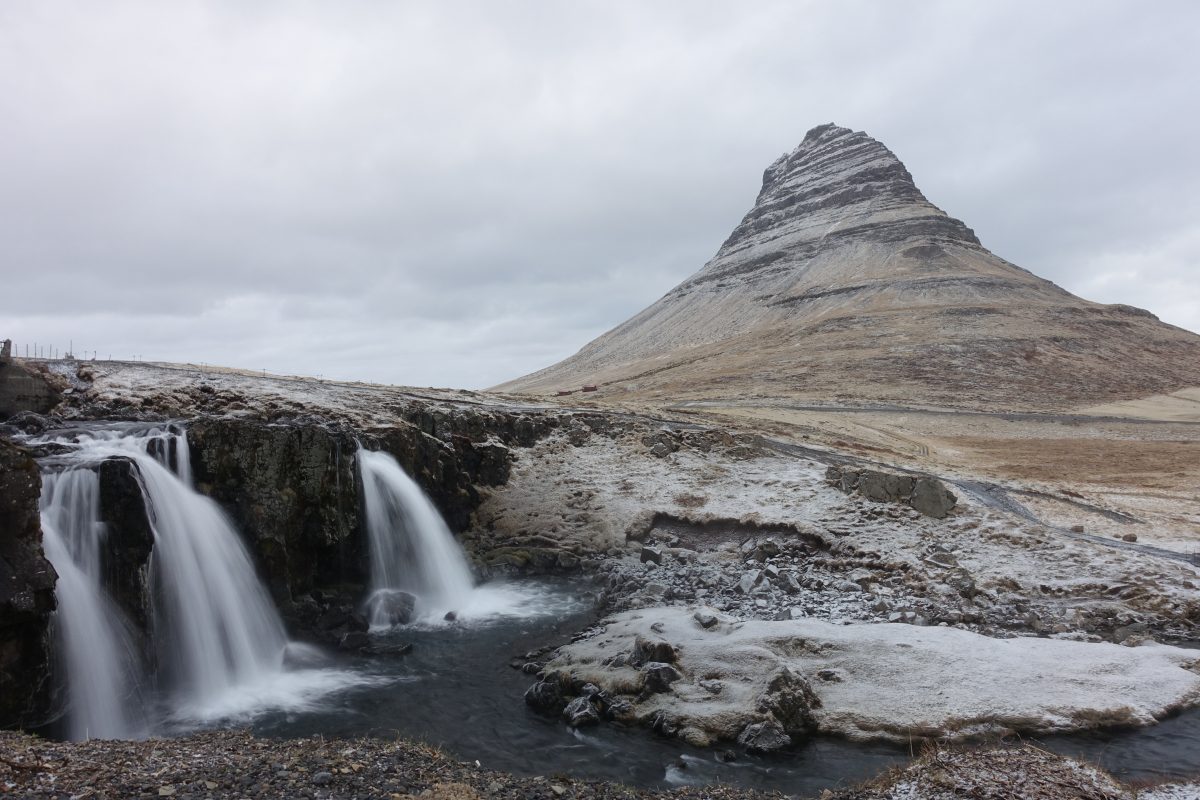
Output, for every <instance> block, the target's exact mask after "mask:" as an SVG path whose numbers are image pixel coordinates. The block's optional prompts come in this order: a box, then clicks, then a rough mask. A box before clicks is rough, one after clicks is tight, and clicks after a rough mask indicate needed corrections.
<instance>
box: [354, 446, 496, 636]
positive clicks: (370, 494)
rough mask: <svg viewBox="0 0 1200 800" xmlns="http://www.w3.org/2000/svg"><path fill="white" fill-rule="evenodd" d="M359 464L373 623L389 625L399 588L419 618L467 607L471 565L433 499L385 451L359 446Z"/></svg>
mask: <svg viewBox="0 0 1200 800" xmlns="http://www.w3.org/2000/svg"><path fill="white" fill-rule="evenodd" d="M358 467H359V474H360V475H361V477H362V485H363V506H364V511H365V516H366V525H367V536H368V540H369V543H370V549H371V596H370V598H369V600H368V603H367V607H368V612H369V613H370V616H371V624H372V626H384V625H387V624H389V622H390V621H391V620H390V618H389V614H388V612H387V599H388V596H389V595H391V594H392V593H395V592H408V593H411V594H412V595H414V596H415V597H416V598H417V608H416V613H417V615H418V616H421V617H426V618H433V619H436V618H439V617H440V616H442V615H443V614H445V613H446V612H449V611H454V612H461V611H463V610H464V609H465V608H466V607H467V606H468V605H469V604H470V602H471V600H472V589H473V585H474V581H473V579H472V577H471V569H470V567H469V566H468V565H467V560H466V557H465V556H464V555H463V551H462V548H461V547H459V546H458V543H457V542H456V541H455V540H454V536H453V535H452V534H451V533H450V531H449V529H448V528H447V527H446V523H445V522H444V521H443V520H442V517H441V515H440V514H439V513H438V511H437V509H436V508H435V507H434V505H433V503H431V502H430V501H429V498H428V497H426V496H425V493H424V492H423V491H421V487H420V486H418V485H417V484H416V482H415V481H413V479H412V478H410V477H409V476H408V474H407V473H405V471H404V469H403V468H402V467H401V466H400V465H399V464H398V463H397V462H396V459H394V458H392V457H391V456H390V455H388V454H387V453H379V452H372V451H370V450H364V449H361V448H360V449H359V451H358Z"/></svg>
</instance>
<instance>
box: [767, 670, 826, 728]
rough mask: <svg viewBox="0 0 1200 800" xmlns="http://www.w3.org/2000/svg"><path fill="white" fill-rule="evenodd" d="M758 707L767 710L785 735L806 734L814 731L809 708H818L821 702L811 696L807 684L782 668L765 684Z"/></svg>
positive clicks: (814, 695) (815, 724)
mask: <svg viewBox="0 0 1200 800" xmlns="http://www.w3.org/2000/svg"><path fill="white" fill-rule="evenodd" d="M760 706H761V708H762V710H765V711H769V712H770V713H771V714H772V715H773V716H774V718H775V719H776V720H778V721H779V723H780V725H782V726H783V729H784V730H785V731H787V732H788V733H789V734H792V735H797V734H806V733H811V732H812V731H814V730H816V728H817V721H816V718H815V717H814V716H813V709H817V708H820V707H821V699H820V698H819V697H817V695H816V694H815V693H813V690H812V686H810V685H809V683H808V681H806V680H805V679H804V678H802V677H800V676H799V675H797V674H796V673H795V672H793V671H792V670H790V669H788V668H787V667H783V668H781V669H780V670H779V673H778V674H777V675H776V676H775V677H773V678H772V679H771V682H770V683H768V684H767V692H766V694H765V695H764V696H763V699H762V700H761V702H760Z"/></svg>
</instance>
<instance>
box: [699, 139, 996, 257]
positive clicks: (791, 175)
mask: <svg viewBox="0 0 1200 800" xmlns="http://www.w3.org/2000/svg"><path fill="white" fill-rule="evenodd" d="M899 219H904V220H910V221H911V220H916V219H921V220H924V221H925V222H924V224H923V225H921V226H918V227H920V228H922V229H923V230H924V231H925V232H927V233H929V234H930V235H933V236H935V237H936V238H939V239H947V240H953V241H956V242H958V243H960V244H966V245H970V246H974V247H978V246H979V240H978V239H976V238H975V234H974V233H973V232H972V231H971V230H970V229H969V228H968V227H967V226H965V225H963V224H962V223H961V222H959V221H958V220H956V219H953V218H951V217H949V216H947V215H946V214H945V213H944V212H942V211H941V210H940V209H939V208H937V207H936V206H934V205H933V204H932V203H930V202H929V201H928V200H926V199H925V196H924V195H923V194H922V193H921V190H920V189H918V188H917V186H916V184H915V183H914V182H913V178H912V175H911V174H910V173H909V171H908V170H907V169H906V168H905V166H904V164H903V163H901V161H900V159H899V158H897V157H896V155H895V153H893V152H892V151H891V150H889V149H888V148H887V147H885V146H884V145H883V144H882V143H881V142H878V141H876V140H875V139H872V138H871V137H870V136H868V135H867V134H865V133H863V132H862V131H853V130H851V129H849V128H843V127H841V126H839V125H834V124H832V123H827V124H825V125H818V126H817V127H815V128H813V129H812V130H810V131H809V132H808V133H807V134H805V136H804V139H803V140H802V141H801V142H800V144H799V145H797V146H796V148H795V149H794V150H792V151H791V152H790V153H785V154H784V155H782V156H780V157H779V158H778V159H776V160H775V161H774V162H773V163H772V164H771V165H770V166H769V167H767V170H766V172H764V173H763V185H762V189H761V190H760V191H759V193H758V197H757V199H756V200H755V203H754V208H752V209H751V210H750V212H749V213H748V214H747V215H746V217H745V218H744V219H743V220H742V222H741V224H739V225H738V226H737V228H736V229H734V231H733V233H732V235H731V236H730V237H729V239H728V240H726V242H725V244H724V246H723V247H722V249H721V253H718V259H719V258H720V257H721V256H722V255H723V254H727V253H728V252H729V251H730V250H731V249H732V250H735V251H736V250H739V249H741V248H742V247H743V246H744V245H746V244H747V243H749V242H750V241H751V240H754V241H756V242H758V243H760V244H761V243H764V240H769V239H771V238H774V237H772V236H771V235H770V234H769V232H770V231H774V232H776V233H777V234H784V233H785V232H788V231H792V230H794V229H795V228H796V227H797V226H799V227H800V228H808V229H809V230H810V231H811V232H812V233H813V234H815V235H817V236H823V235H824V234H823V233H822V231H826V230H830V229H838V230H843V231H849V230H857V231H862V232H863V233H864V234H865V233H867V231H865V230H864V228H865V227H870V226H874V225H879V224H886V225H888V226H889V227H894V225H893V224H892V223H894V222H895V221H896V220H899ZM831 226H832V228H831ZM908 227H909V228H910V232H913V231H914V230H915V229H914V228H913V226H912V225H909V226H908ZM764 234H766V235H764Z"/></svg>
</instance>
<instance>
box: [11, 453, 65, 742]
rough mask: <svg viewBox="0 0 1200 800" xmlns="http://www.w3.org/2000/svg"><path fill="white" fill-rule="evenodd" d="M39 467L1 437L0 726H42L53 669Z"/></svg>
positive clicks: (50, 580)
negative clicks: (40, 715) (37, 724)
mask: <svg viewBox="0 0 1200 800" xmlns="http://www.w3.org/2000/svg"><path fill="white" fill-rule="evenodd" d="M41 485H42V482H41V478H40V476H39V474H38V468H37V464H36V463H35V462H34V460H33V458H32V457H31V456H30V454H29V453H28V452H27V451H26V450H25V449H23V448H21V447H18V446H17V445H15V444H13V443H11V442H9V441H8V440H7V439H3V438H0V727H10V726H23V725H31V724H35V723H38V722H41V721H42V720H40V719H39V718H38V712H39V710H40V709H42V708H44V704H45V700H46V691H47V689H48V677H49V666H50V641H49V624H50V615H51V613H52V612H53V611H54V606H55V603H54V582H55V580H56V578H57V576H56V574H55V572H54V568H53V567H52V566H50V562H49V561H47V560H46V558H45V555H44V554H43V553H42V536H41V530H42V529H41V523H40V520H39V516H38V496H39V494H40V492H41Z"/></svg>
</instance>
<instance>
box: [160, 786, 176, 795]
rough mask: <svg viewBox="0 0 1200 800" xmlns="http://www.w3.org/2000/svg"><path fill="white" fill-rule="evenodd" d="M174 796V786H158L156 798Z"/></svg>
mask: <svg viewBox="0 0 1200 800" xmlns="http://www.w3.org/2000/svg"><path fill="white" fill-rule="evenodd" d="M174 794H175V787H174V786H170V785H168V786H160V787H158V796H159V797H171V796H172V795H174Z"/></svg>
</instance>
